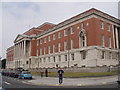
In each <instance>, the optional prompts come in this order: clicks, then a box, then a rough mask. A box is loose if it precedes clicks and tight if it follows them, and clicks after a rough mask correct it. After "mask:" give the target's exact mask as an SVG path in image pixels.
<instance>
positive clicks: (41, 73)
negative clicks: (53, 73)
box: [40, 69, 44, 78]
mask: <svg viewBox="0 0 120 90" xmlns="http://www.w3.org/2000/svg"><path fill="white" fill-rule="evenodd" d="M43 73H44V72H43V70H42V69H41V71H40V76H41V78H42V77H43Z"/></svg>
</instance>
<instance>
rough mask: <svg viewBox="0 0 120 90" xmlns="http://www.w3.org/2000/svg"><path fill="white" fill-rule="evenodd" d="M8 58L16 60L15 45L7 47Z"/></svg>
mask: <svg viewBox="0 0 120 90" xmlns="http://www.w3.org/2000/svg"><path fill="white" fill-rule="evenodd" d="M7 60H8V61H13V60H14V46H12V47H10V48H8V49H7Z"/></svg>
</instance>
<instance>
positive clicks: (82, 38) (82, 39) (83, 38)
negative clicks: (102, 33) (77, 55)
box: [81, 36, 85, 47]
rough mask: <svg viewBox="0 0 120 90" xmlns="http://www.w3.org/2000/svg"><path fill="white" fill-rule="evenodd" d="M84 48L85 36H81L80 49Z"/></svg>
mask: <svg viewBox="0 0 120 90" xmlns="http://www.w3.org/2000/svg"><path fill="white" fill-rule="evenodd" d="M84 46H85V36H81V47H84Z"/></svg>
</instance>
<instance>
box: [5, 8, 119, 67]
mask: <svg viewBox="0 0 120 90" xmlns="http://www.w3.org/2000/svg"><path fill="white" fill-rule="evenodd" d="M119 49H120V20H119V19H117V18H115V17H113V16H110V15H108V14H106V13H104V12H101V11H99V10H97V9H94V8H92V9H90V10H87V11H85V12H83V13H81V14H78V15H76V16H74V17H72V18H70V19H67V20H65V21H63V22H60V23H59V24H57V25H55V24H52V23H49V22H45V23H44V24H42V25H40V26H38V27H33V28H31V29H30V30H28V31H26V32H25V33H23V34H18V35H17V37H16V38H15V40H14V45H13V46H11V47H9V48H8V49H7V63H6V66H7V68H8V69H9V68H12V69H14V68H18V67H22V68H24V69H30V68H58V67H74V66H75V67H100V66H108V67H109V66H117V65H118V50H119Z"/></svg>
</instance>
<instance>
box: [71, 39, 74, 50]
mask: <svg viewBox="0 0 120 90" xmlns="http://www.w3.org/2000/svg"><path fill="white" fill-rule="evenodd" d="M73 48H74V39H71V49H73Z"/></svg>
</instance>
